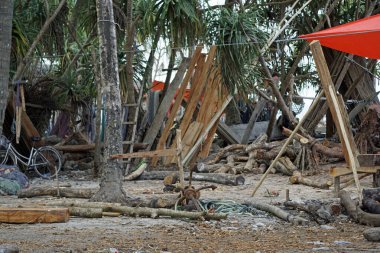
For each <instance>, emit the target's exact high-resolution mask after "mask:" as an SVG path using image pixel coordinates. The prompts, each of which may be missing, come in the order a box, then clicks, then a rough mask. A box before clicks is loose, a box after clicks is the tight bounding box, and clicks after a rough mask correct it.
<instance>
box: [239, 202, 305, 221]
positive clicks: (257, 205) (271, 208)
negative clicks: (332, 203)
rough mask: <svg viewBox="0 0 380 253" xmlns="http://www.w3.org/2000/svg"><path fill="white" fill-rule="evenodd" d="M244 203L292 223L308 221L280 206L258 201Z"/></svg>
mask: <svg viewBox="0 0 380 253" xmlns="http://www.w3.org/2000/svg"><path fill="white" fill-rule="evenodd" d="M245 204H246V205H250V206H252V207H254V208H256V209H259V210H261V211H265V212H268V213H271V214H273V215H275V216H276V217H278V218H280V219H283V220H285V221H288V222H290V223H292V224H294V225H306V224H308V223H309V221H308V220H306V219H304V218H302V217H299V216H294V215H291V214H290V213H288V212H286V211H284V210H282V209H281V208H279V207H277V206H273V205H269V204H266V203H260V202H258V201H255V202H246V203H245Z"/></svg>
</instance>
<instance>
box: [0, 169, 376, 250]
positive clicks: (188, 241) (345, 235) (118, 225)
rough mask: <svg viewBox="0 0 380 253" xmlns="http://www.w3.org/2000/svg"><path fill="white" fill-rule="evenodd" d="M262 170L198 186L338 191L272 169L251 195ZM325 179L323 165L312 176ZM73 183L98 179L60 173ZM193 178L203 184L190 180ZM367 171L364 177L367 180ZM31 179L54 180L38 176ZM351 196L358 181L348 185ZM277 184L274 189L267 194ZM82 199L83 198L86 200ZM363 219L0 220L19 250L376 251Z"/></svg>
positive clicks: (220, 195)
mask: <svg viewBox="0 0 380 253" xmlns="http://www.w3.org/2000/svg"><path fill="white" fill-rule="evenodd" d="M260 177H261V175H248V176H247V175H246V183H245V185H242V186H224V185H218V188H217V189H216V190H215V191H211V190H205V191H202V196H201V199H213V200H234V201H236V202H240V203H241V202H244V201H251V202H254V201H263V202H266V203H271V204H275V205H279V204H281V203H283V201H284V199H285V189H289V191H290V198H291V199H292V200H307V199H322V200H323V199H335V200H336V198H335V197H334V194H333V192H332V191H331V190H319V189H314V188H311V187H306V186H302V185H290V184H289V183H288V177H286V176H281V175H277V174H276V175H269V176H268V178H267V180H266V181H265V182H264V184H263V186H262V187H261V188H260V189H259V191H258V192H257V194H256V196H255V197H251V193H252V190H253V188H254V186H255V184H256V183H257V182H258V180H259V179H260ZM314 177H315V179H316V180H321V179H328V174H327V173H326V172H323V173H321V175H319V176H314ZM61 181H62V182H68V183H70V184H71V185H72V186H73V187H78V186H80V187H95V186H98V182H95V181H86V180H69V179H67V178H66V179H64V178H63V179H61ZM194 183H195V185H196V186H202V185H208V183H206V182H194ZM370 183H371V178H367V179H365V180H364V181H363V185H364V186H370ZM33 184H34V185H49V184H54V182H52V181H46V180H40V179H36V180H34V181H33ZM124 188H125V190H126V192H127V193H128V194H129V195H131V196H139V195H144V194H162V188H163V184H162V182H160V181H133V182H125V183H124ZM348 190H349V191H351V192H352V193H353V197H354V196H355V189H354V188H353V187H351V188H348ZM268 192H277V193H278V196H271V197H269V196H268ZM51 199H55V198H52V197H38V198H32V199H18V198H16V197H0V204H3V205H4V204H12V205H17V204H30V203H36V202H41V203H44V202H47V201H49V200H51ZM83 201H85V200H83ZM366 228H367V227H365V226H361V225H358V224H354V223H352V222H351V221H350V219H349V218H348V217H347V216H345V215H344V214H342V215H340V216H339V217H337V219H336V221H335V222H334V223H330V224H328V225H318V224H316V223H311V224H310V225H308V226H295V225H291V224H289V223H287V222H285V221H282V220H279V219H278V218H274V217H271V216H266V215H262V214H258V215H252V214H251V215H249V214H233V213H232V214H229V215H228V218H227V219H226V220H223V221H188V220H180V219H169V218H158V219H150V218H132V217H124V216H121V217H113V218H111V217H106V218H101V219H83V218H74V217H72V218H70V220H69V222H67V223H59V224H58V223H56V224H5V223H2V224H0V245H1V244H12V245H16V246H18V247H19V249H20V250H21V252H140V253H142V252H380V243H371V242H368V241H366V240H365V239H364V237H363V236H362V232H363V230H365V229H366Z"/></svg>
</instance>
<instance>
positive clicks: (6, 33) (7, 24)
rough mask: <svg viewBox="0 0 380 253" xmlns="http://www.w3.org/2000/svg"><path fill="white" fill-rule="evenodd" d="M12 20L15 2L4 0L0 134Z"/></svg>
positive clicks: (0, 34) (0, 35) (1, 11)
mask: <svg viewBox="0 0 380 253" xmlns="http://www.w3.org/2000/svg"><path fill="white" fill-rule="evenodd" d="M12 19H13V0H4V1H2V3H1V5H0V31H1V32H0V134H2V133H3V122H4V115H5V109H6V108H7V101H8V83H9V64H10V55H11V44H12Z"/></svg>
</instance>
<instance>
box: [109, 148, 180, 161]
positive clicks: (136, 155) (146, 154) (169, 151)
mask: <svg viewBox="0 0 380 253" xmlns="http://www.w3.org/2000/svg"><path fill="white" fill-rule="evenodd" d="M176 154H177V150H176V149H163V150H154V151H141V152H134V153H128V154H116V155H111V156H110V159H119V158H151V157H161V156H175V155H176Z"/></svg>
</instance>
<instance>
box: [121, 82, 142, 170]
mask: <svg viewBox="0 0 380 253" xmlns="http://www.w3.org/2000/svg"><path fill="white" fill-rule="evenodd" d="M143 91H144V87H140V90H139V96H138V100H137V103H136V104H125V106H127V107H128V112H127V113H128V114H129V112H130V110H129V108H130V107H136V110H135V115H134V117H133V121H123V122H122V124H123V125H129V126H132V136H131V139H130V140H128V141H123V145H129V152H128V153H133V147H134V144H135V139H136V132H137V120H138V117H139V112H140V106H141V99H142V95H143ZM125 163H127V168H126V170H125V172H126V173H128V171H129V169H130V167H131V164H132V158H128V160H127V161H125Z"/></svg>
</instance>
